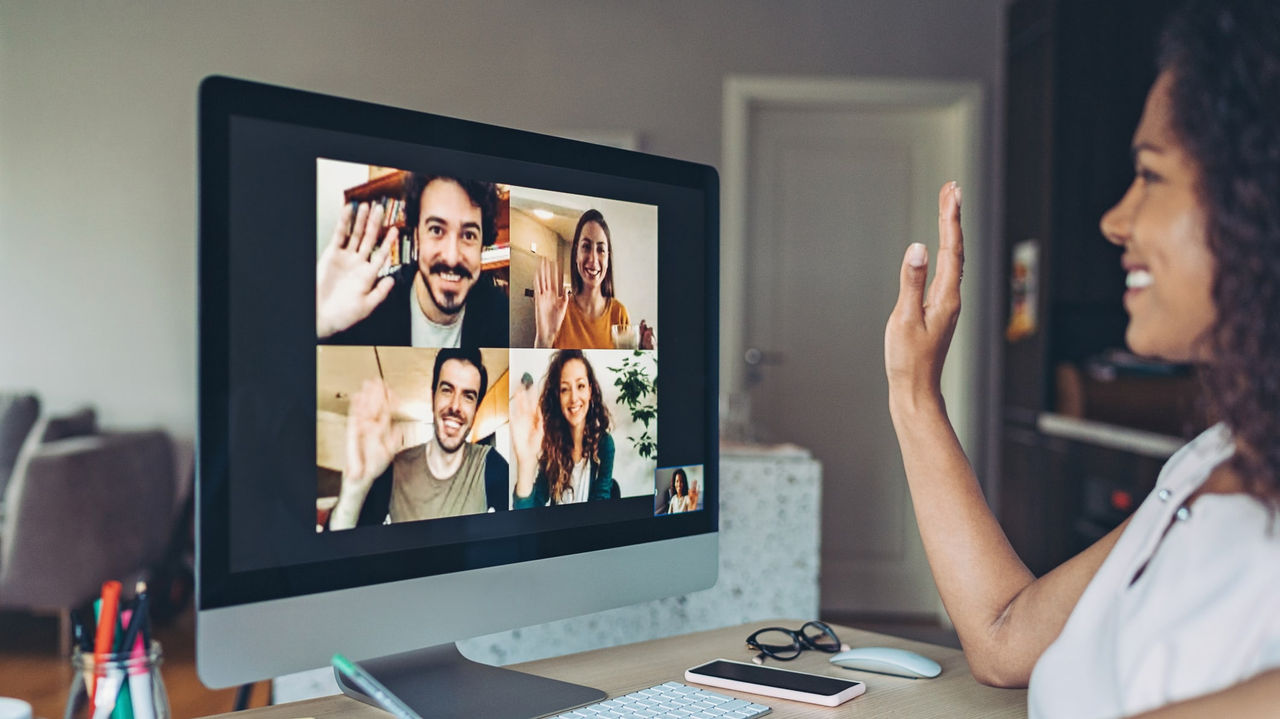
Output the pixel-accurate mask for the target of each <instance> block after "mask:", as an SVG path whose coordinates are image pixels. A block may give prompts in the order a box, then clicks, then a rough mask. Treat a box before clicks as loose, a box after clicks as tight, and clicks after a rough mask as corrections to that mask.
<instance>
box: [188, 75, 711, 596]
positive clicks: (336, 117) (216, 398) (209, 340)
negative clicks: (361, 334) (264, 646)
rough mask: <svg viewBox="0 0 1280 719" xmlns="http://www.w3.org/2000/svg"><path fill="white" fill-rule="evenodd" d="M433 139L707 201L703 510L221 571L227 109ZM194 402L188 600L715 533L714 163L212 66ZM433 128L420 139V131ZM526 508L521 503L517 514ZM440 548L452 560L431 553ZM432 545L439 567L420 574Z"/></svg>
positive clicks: (204, 139)
mask: <svg viewBox="0 0 1280 719" xmlns="http://www.w3.org/2000/svg"><path fill="white" fill-rule="evenodd" d="M237 116H238V117H246V118H257V119H263V120H269V121H274V122H283V123H291V124H296V125H300V126H303V127H309V128H317V129H325V130H333V131H338V132H344V133H358V134H361V135H365V136H370V137H378V138H385V139H388V140H394V141H401V142H412V143H418V144H430V145H432V146H438V147H443V148H447V149H452V150H459V151H463V152H471V153H476V154H481V155H489V156H494V157H502V158H504V159H511V160H516V161H526V162H536V163H543V164H548V165H552V166H556V167H564V168H568V169H573V170H582V171H586V172H604V173H608V174H612V175H619V176H623V177H628V178H634V179H637V180H645V181H650V182H658V183H663V184H669V185H676V186H682V187H688V188H693V189H695V190H698V191H700V192H702V193H703V197H704V198H705V211H704V213H703V216H704V218H705V233H706V235H705V236H706V237H708V238H711V239H712V240H713V241H709V242H708V243H707V247H706V260H707V261H706V267H707V270H706V277H705V283H704V293H705V295H704V299H703V301H704V302H705V306H706V336H705V337H704V341H705V343H706V349H707V351H706V367H705V377H706V381H705V383H704V387H705V397H704V398H703V401H704V407H705V408H706V412H705V414H706V417H705V418H704V420H705V433H706V437H707V443H706V447H705V452H704V456H705V465H704V466H705V475H704V476H705V483H706V494H705V496H706V510H705V511H703V512H695V513H690V514H689V515H687V516H679V517H667V518H662V519H661V520H659V519H658V518H653V517H649V518H645V519H636V520H630V521H627V522H622V523H617V524H608V525H596V526H588V527H577V528H573V529H565V530H558V531H554V532H543V533H540V534H538V535H537V537H538V541H537V542H536V543H529V542H527V541H526V542H521V541H519V538H503V539H493V540H486V542H485V545H486V546H485V547H482V548H481V549H482V550H484V551H480V552H476V551H475V549H476V547H475V546H474V545H473V544H468V545H467V551H463V546H464V544H463V543H459V544H457V545H447V546H446V547H443V548H442V547H433V548H418V549H412V550H402V551H396V552H387V553H383V554H379V555H373V556H366V557H351V558H344V559H335V560H330V561H323V562H315V563H309V564H302V565H292V566H287V567H278V568H274V569H264V570H254V571H247V572H232V571H231V569H230V564H229V547H230V527H229V516H230V478H229V467H228V462H227V458H228V456H229V448H228V443H229V435H230V431H229V424H228V423H229V420H230V396H231V390H232V389H233V388H232V387H231V386H230V380H229V377H228V365H229V363H228V354H229V351H230V332H231V329H232V328H231V327H230V326H229V325H230V317H229V311H228V307H229V304H228V303H229V300H230V294H231V288H230V286H229V272H228V267H229V262H230V255H229V228H230V222H229V212H230V197H229V194H230V193H229V182H230V180H231V167H230V159H229V158H230V152H229V150H230V142H231V139H230V136H231V130H230V129H231V118H232V117H237ZM198 132H199V200H198V202H199V252H198V256H199V270H198V277H199V286H198V297H199V301H198V328H199V352H198V362H199V366H198V378H199V398H198V400H199V412H198V423H199V424H198V432H197V458H198V461H197V470H198V471H197V485H196V532H197V537H198V541H197V547H196V549H197V551H196V555H197V556H196V563H197V573H196V584H197V593H196V602H197V607H198V608H199V609H201V610H207V609H216V608H222V607H232V606H239V605H244V604H250V603H254V602H265V601H272V600H279V599H288V598H291V597H297V596H305V595H310V594H319V593H324V592H331V591H335V590H343V589H352V588H358V587H364V586H369V585H375V584H384V583H389V582H397V581H403V580H409V579H417V578H421V577H424V576H436V575H440V574H450V573H456V572H464V571H469V570H475V569H484V568H489V567H495V566H501V565H503V564H509V563H517V562H528V561H536V560H541V559H548V558H554V557H560V556H566V555H570V554H578V553H583V552H592V551H598V550H608V549H615V548H619V547H626V546H631V545H637V544H643V543H647V542H663V541H665V540H671V539H678V538H682V537H692V536H696V535H701V534H714V533H715V532H716V531H717V529H718V524H719V516H718V514H719V513H718V491H719V476H718V475H719V468H718V441H719V440H718V421H717V416H716V408H717V406H718V386H717V382H716V378H717V376H718V368H719V352H718V350H719V345H718V311H717V310H718V304H719V251H718V238H719V182H718V176H717V174H716V171H715V170H714V168H711V167H709V166H706V165H700V164H696V163H691V162H686V161H682V160H675V159H670V158H662V157H657V156H653V155H648V154H644V153H639V152H631V151H627V150H620V149H616V148H611V147H605V146H599V145H593V144H589V143H583V142H577V141H573V140H567V139H563V138H557V137H552V136H547V135H540V134H536V133H530V132H525V131H521V130H514V129H509V128H502V127H497V126H493V125H487V124H483V123H478V122H473V121H468V120H461V119H456V118H449V117H443V116H440V115H434V114H430V113H424V112H419V111H414V110H407V109H402V108H395V107H389V106H384V105H377V104H373V103H368V102H362V101H357V100H351V99H345V98H339V97H334V96H329V95H322V94H318V93H312V92H306V91H301V90H294V89H288V88H283V87H277V86H271V85H265V84H261V83H256V82H249V81H245V80H238V79H233V78H227V77H220V76H214V77H209V78H206V79H205V80H204V81H203V82H202V83H201V85H200V90H199V131H198ZM424 137H430V138H432V141H431V142H430V143H423V141H422V138H424ZM525 511H527V510H525ZM442 552H445V553H446V554H447V555H448V556H449V557H450V558H451V559H452V560H453V561H445V562H444V563H441V561H440V559H439V558H440V556H442V555H441V553H442ZM426 553H431V554H432V556H433V563H434V564H435V565H436V571H432V572H430V573H429V574H423V573H422V571H421V570H419V569H418V567H419V566H420V565H421V562H420V561H417V560H420V559H421V558H422V557H424V556H425V555H426Z"/></svg>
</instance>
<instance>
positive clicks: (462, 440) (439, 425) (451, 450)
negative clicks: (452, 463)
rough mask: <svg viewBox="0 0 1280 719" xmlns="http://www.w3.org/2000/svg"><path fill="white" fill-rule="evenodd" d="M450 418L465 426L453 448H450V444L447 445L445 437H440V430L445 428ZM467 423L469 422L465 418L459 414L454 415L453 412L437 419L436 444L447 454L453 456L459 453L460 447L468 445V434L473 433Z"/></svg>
mask: <svg viewBox="0 0 1280 719" xmlns="http://www.w3.org/2000/svg"><path fill="white" fill-rule="evenodd" d="M450 418H452V419H456V420H458V421H459V422H461V423H462V425H463V427H462V431H461V432H460V433H459V434H458V438H457V440H456V441H455V442H454V443H453V446H449V445H448V444H446V443H445V439H444V437H441V436H440V429H441V428H442V427H443V426H444V421H445V420H446V419H450ZM466 422H467V420H466V418H465V417H463V416H462V415H459V414H454V413H452V412H446V413H444V414H442V415H440V416H439V417H437V418H436V444H438V445H440V449H443V450H444V451H445V452H447V453H449V454H453V453H454V452H457V451H458V448H459V447H461V446H462V445H463V444H466V441H467V434H468V433H469V432H470V431H471V427H470V426H467V424H466Z"/></svg>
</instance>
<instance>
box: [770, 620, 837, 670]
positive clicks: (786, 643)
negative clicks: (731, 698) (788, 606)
mask: <svg viewBox="0 0 1280 719" xmlns="http://www.w3.org/2000/svg"><path fill="white" fill-rule="evenodd" d="M747 648H748V649H751V650H753V651H757V652H759V654H757V655H756V656H755V658H754V659H752V660H751V661H753V662H755V663H756V664H763V663H764V658H765V657H770V658H773V659H778V660H781V661H790V660H792V659H795V658H796V657H798V656H800V652H803V651H804V650H806V649H817V650H818V651H820V652H827V653H828V654H835V653H836V652H842V651H848V650H849V645H848V644H842V643H841V642H840V638H839V637H837V636H836V633H835V631H834V630H833V629H832V628H831V627H829V626H827V625H826V624H824V623H822V622H805V623H804V626H802V627H800V629H798V630H796V629H785V628H783V627H765V628H764V629H757V630H756V631H754V632H752V633H751V636H749V637H747Z"/></svg>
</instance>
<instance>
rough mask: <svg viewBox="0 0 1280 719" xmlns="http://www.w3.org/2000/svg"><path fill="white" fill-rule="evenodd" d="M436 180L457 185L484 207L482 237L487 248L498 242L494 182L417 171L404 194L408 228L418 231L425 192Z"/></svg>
mask: <svg viewBox="0 0 1280 719" xmlns="http://www.w3.org/2000/svg"><path fill="white" fill-rule="evenodd" d="M432 180H448V181H450V182H455V183H457V184H458V186H459V187H461V188H462V191H463V192H465V193H467V197H469V198H471V204H473V205H475V206H476V207H479V208H480V238H481V244H483V245H484V246H485V247H488V246H489V245H492V244H493V243H494V241H495V240H497V239H498V226H497V222H498V209H499V208H498V202H499V199H498V186H497V185H495V184H493V183H492V182H483V181H481V180H467V179H463V178H461V177H452V176H449V175H428V174H423V173H421V172H415V173H412V174H411V175H409V179H408V180H407V181H406V182H405V191H404V221H405V226H406V227H409V228H412V229H413V231H414V232H417V230H418V212H419V209H420V208H421V206H422V193H423V191H425V190H426V189H427V185H429V184H431V181H432Z"/></svg>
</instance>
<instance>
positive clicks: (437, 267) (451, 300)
mask: <svg viewBox="0 0 1280 719" xmlns="http://www.w3.org/2000/svg"><path fill="white" fill-rule="evenodd" d="M445 272H450V273H453V274H455V275H458V277H460V278H462V280H463V281H466V280H471V279H473V277H474V275H472V274H471V271H470V270H468V269H467V268H465V267H463V266H462V265H452V266H450V265H446V264H445V263H443V262H437V263H435V264H434V265H431V267H430V268H429V269H428V270H427V277H425V278H423V279H425V280H426V283H427V295H429V296H430V297H431V302H432V304H434V305H435V306H436V309H438V310H440V311H441V312H443V313H445V314H447V315H456V314H458V313H459V312H461V311H462V308H463V307H464V306H465V305H466V302H467V294H468V293H469V292H470V290H471V287H472V285H467V286H466V287H465V288H464V289H462V290H461V291H458V292H444V291H439V290H437V289H436V288H434V287H432V286H431V277H430V276H431V275H439V274H443V273H445ZM473 284H474V283H473Z"/></svg>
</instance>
